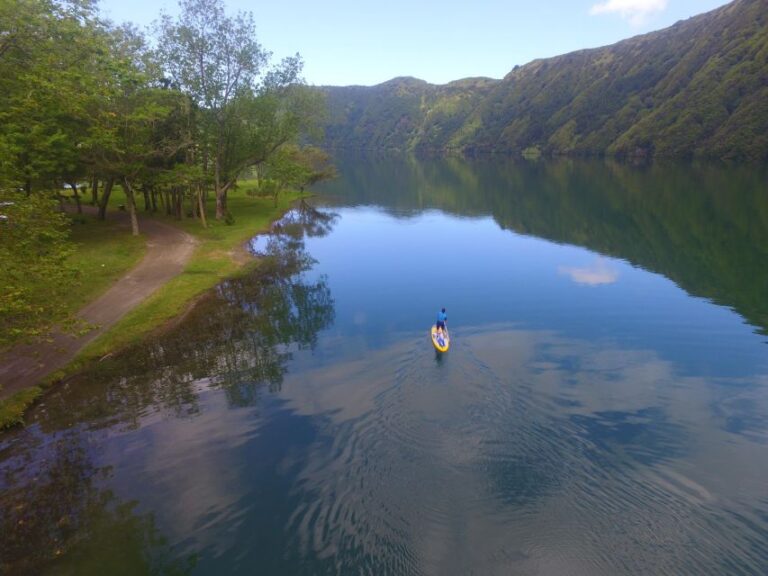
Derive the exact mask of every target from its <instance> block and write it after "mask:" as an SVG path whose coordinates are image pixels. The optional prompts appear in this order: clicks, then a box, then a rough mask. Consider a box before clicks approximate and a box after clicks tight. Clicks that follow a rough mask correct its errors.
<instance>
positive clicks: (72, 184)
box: [69, 182, 83, 214]
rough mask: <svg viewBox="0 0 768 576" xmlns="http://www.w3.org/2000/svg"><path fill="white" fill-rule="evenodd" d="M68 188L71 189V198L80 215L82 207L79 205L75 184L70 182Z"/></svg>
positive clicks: (78, 194)
mask: <svg viewBox="0 0 768 576" xmlns="http://www.w3.org/2000/svg"><path fill="white" fill-rule="evenodd" d="M69 186H70V187H71V188H72V197H73V198H74V199H75V204H76V205H77V213H78V214H82V213H83V206H82V205H81V204H80V193H79V192H78V191H77V184H75V183H74V182H70V183H69Z"/></svg>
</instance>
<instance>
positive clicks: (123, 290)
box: [0, 214, 196, 399]
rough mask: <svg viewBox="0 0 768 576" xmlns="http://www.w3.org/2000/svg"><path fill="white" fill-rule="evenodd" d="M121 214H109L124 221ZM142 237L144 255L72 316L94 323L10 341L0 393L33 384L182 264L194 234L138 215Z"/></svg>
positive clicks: (0, 371) (0, 360) (0, 363)
mask: <svg viewBox="0 0 768 576" xmlns="http://www.w3.org/2000/svg"><path fill="white" fill-rule="evenodd" d="M124 216H125V215H124V214H115V215H112V218H113V219H116V220H118V221H120V225H124V222H123V220H124ZM139 226H140V230H141V232H142V233H143V234H144V235H145V237H146V238H147V253H146V255H145V256H144V259H143V260H142V261H141V262H140V263H139V264H138V265H137V266H136V267H135V268H133V269H132V270H130V271H129V272H128V274H126V275H125V276H123V277H122V278H120V280H118V281H117V282H116V283H115V284H114V285H113V286H112V287H111V288H110V289H109V290H107V291H106V292H105V293H104V294H102V295H101V297H99V298H98V299H96V300H94V301H93V302H91V303H90V304H88V305H87V306H86V307H85V308H83V309H82V310H80V312H79V313H78V316H79V317H80V318H83V319H84V320H85V321H87V322H89V323H91V324H94V325H96V326H97V328H96V329H94V330H91V331H90V332H88V333H87V334H85V335H83V336H80V337H74V336H71V335H68V334H60V333H57V334H55V335H54V337H53V341H52V342H50V343H43V344H37V345H26V346H16V347H14V348H12V349H10V350H8V351H7V352H6V353H4V354H3V355H1V356H0V385H1V386H2V388H0V399H3V398H7V397H8V396H11V395H12V394H13V393H14V392H17V391H18V390H22V389H24V388H27V387H29V386H34V385H36V384H39V383H40V381H41V380H42V379H43V378H45V377H46V376H47V375H48V374H50V373H52V372H55V371H56V370H58V369H60V368H63V367H64V366H65V365H66V364H67V363H68V362H69V361H70V360H71V359H72V358H74V356H75V355H76V354H77V353H78V352H79V351H80V350H81V349H82V348H83V347H84V346H85V345H86V344H88V343H89V342H91V341H92V340H94V339H95V338H96V337H97V336H99V335H100V334H102V333H104V332H105V331H106V330H107V329H108V328H109V327H111V326H112V325H114V324H115V322H117V321H118V320H119V319H120V318H122V317H123V316H124V315H125V314H126V313H127V312H129V311H130V310H132V309H134V308H135V307H136V306H138V305H139V304H140V303H141V302H142V301H143V300H145V299H146V298H147V297H148V296H149V295H150V294H152V293H153V292H154V291H155V290H157V289H158V288H160V287H161V286H162V285H163V284H165V283H166V282H168V281H169V280H170V279H171V278H173V277H174V276H177V275H178V274H180V273H181V271H182V270H183V269H184V266H185V265H186V263H187V261H188V260H189V258H190V257H191V256H192V252H193V251H194V249H195V245H196V241H195V239H194V238H193V237H192V236H190V235H189V234H187V233H186V232H183V231H181V230H179V229H178V228H174V227H173V226H169V225H167V224H163V223H162V222H156V221H153V220H142V221H141V222H140V224H139Z"/></svg>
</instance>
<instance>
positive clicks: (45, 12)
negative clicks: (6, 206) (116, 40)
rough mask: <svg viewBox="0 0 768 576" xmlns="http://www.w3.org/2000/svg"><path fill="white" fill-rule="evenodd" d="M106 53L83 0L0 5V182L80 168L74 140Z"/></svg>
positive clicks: (21, 182)
mask: <svg viewBox="0 0 768 576" xmlns="http://www.w3.org/2000/svg"><path fill="white" fill-rule="evenodd" d="M108 52H109V50H108V45H107V44H106V43H105V42H104V37H103V33H102V25H101V23H100V22H99V21H98V19H97V18H96V13H95V4H94V3H93V2H91V1H89V0H62V1H60V2H52V1H51V2H49V1H46V0H11V1H10V2H7V3H3V5H2V7H0V150H2V152H3V154H2V160H0V181H4V182H6V183H7V184H9V185H12V186H21V187H23V188H24V189H25V190H26V192H27V194H29V193H31V192H32V190H33V187H36V186H41V187H44V188H47V187H51V186H54V185H55V186H59V185H60V184H61V183H62V182H63V181H65V180H66V181H73V180H77V179H78V178H79V177H81V176H83V175H84V174H85V166H84V165H83V162H82V154H81V143H82V139H83V137H84V136H85V135H86V134H87V130H88V118H89V110H90V109H91V107H92V104H93V98H94V95H96V94H98V93H99V92H100V91H99V90H98V89H97V88H96V84H98V83H99V82H100V81H101V79H100V77H99V70H100V69H101V68H102V66H101V63H103V61H104V59H105V58H104V56H105V55H107V54H108Z"/></svg>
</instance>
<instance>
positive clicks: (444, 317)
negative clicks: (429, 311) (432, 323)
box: [437, 311, 448, 322]
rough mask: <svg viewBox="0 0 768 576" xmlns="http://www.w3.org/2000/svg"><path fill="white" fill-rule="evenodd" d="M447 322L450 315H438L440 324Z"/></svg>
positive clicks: (439, 313)
mask: <svg viewBox="0 0 768 576" xmlns="http://www.w3.org/2000/svg"><path fill="white" fill-rule="evenodd" d="M446 320H448V314H446V313H445V312H442V311H440V312H438V313H437V321H438V322H445V321H446Z"/></svg>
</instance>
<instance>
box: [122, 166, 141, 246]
mask: <svg viewBox="0 0 768 576" xmlns="http://www.w3.org/2000/svg"><path fill="white" fill-rule="evenodd" d="M123 184H124V185H125V197H126V198H127V199H128V212H130V214H131V232H132V233H133V235H134V236H138V235H139V220H138V218H137V217H136V195H135V194H134V193H133V187H132V186H131V182H130V181H129V180H128V177H127V176H124V177H123Z"/></svg>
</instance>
